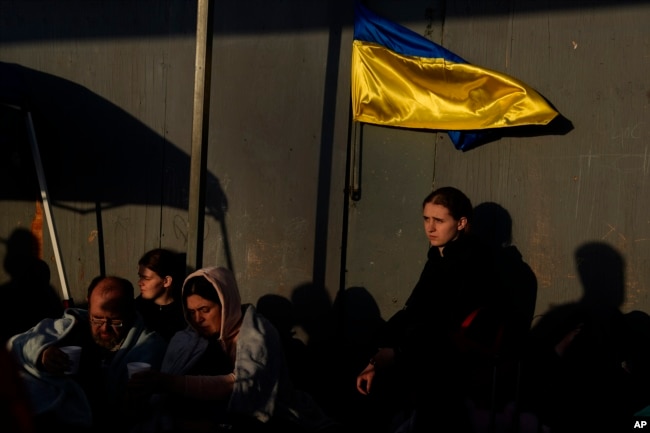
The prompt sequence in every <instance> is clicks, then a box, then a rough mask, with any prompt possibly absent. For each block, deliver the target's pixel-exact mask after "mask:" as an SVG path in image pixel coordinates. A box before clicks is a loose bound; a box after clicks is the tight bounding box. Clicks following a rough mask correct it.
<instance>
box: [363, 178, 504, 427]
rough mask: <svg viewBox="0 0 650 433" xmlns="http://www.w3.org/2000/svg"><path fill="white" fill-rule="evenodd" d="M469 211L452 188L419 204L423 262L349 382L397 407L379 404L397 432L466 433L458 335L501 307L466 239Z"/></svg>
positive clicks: (489, 272)
mask: <svg viewBox="0 0 650 433" xmlns="http://www.w3.org/2000/svg"><path fill="white" fill-rule="evenodd" d="M472 210H473V207H472V204H471V202H470V200H469V198H467V196H466V195H465V194H464V193H463V192H461V191H460V190H458V189H456V188H453V187H443V188H439V189H437V190H435V191H433V192H431V193H430V194H429V195H427V196H426V197H425V199H424V201H423V203H422V216H423V222H424V232H425V234H426V236H427V238H428V240H429V249H428V252H427V258H428V260H427V262H426V264H425V266H424V269H423V270H422V273H421V275H420V278H419V280H418V282H417V284H416V285H415V288H414V289H413V291H412V292H411V294H410V296H409V298H408V299H407V301H406V303H405V305H404V307H403V309H402V310H400V311H398V312H397V313H395V314H394V315H393V316H392V317H391V318H390V319H389V320H388V321H387V322H386V326H385V328H384V329H383V331H382V332H381V333H380V335H379V338H378V341H377V348H378V349H377V351H376V353H375V354H374V355H373V356H372V357H371V358H370V361H369V363H368V365H366V367H365V368H364V369H363V370H362V371H361V373H360V374H359V375H358V376H357V380H356V382H357V390H358V391H359V392H360V393H361V394H363V395H369V394H370V395H371V396H374V397H375V398H378V399H379V400H378V402H380V403H379V404H385V406H382V407H383V408H393V407H396V408H400V407H399V406H396V405H394V404H390V403H381V402H382V401H383V397H382V396H385V397H387V398H389V399H393V400H394V402H395V403H396V404H397V405H401V409H402V410H404V411H405V414H406V415H405V416H406V417H407V418H408V419H409V421H407V422H406V423H405V424H404V425H402V427H401V429H402V430H400V431H409V432H420V431H433V430H435V426H440V425H447V426H455V430H454V431H458V432H464V431H470V427H471V425H470V424H471V422H470V420H469V414H468V412H467V410H466V400H467V396H468V393H469V390H468V388H467V385H468V384H467V383H466V378H467V377H468V373H469V372H468V371H467V362H466V360H467V357H468V356H467V354H466V349H468V348H467V347H466V345H464V344H462V340H459V338H458V335H459V333H460V330H461V329H462V327H463V323H464V322H466V319H468V317H471V314H472V313H473V312H475V311H480V310H481V309H483V308H487V307H489V306H491V305H498V304H499V303H500V302H501V300H500V297H501V295H500V294H499V291H498V284H497V277H496V274H495V271H494V266H493V264H492V258H491V255H490V253H489V250H488V249H487V247H486V246H485V245H483V244H482V243H481V241H480V240H479V239H478V238H477V237H474V236H472V235H471V234H470V233H469V227H470V223H471V217H472ZM477 338H478V337H477ZM479 341H480V340H479ZM386 377H388V378H392V380H393V382H390V383H392V384H394V385H396V386H397V387H398V388H397V390H398V391H397V395H395V394H394V393H395V390H394V389H393V390H392V391H387V390H386V389H385V388H384V384H386V383H387V382H386V381H385V378H386ZM376 394H379V396H377V395H376ZM382 413H386V412H382ZM424 413H426V416H422V414H424ZM445 420H446V421H445ZM382 425H386V423H383V424H382ZM388 431H392V429H388Z"/></svg>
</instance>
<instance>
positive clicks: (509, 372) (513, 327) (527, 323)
mask: <svg viewBox="0 0 650 433" xmlns="http://www.w3.org/2000/svg"><path fill="white" fill-rule="evenodd" d="M470 230H471V232H472V233H474V234H475V235H477V236H478V237H480V238H481V239H483V241H484V242H485V243H486V244H487V245H488V247H489V248H490V251H491V254H492V257H493V259H494V263H495V265H496V272H497V275H498V277H499V284H500V286H501V287H500V288H499V289H500V292H501V294H502V296H503V299H502V302H501V303H500V307H499V308H500V309H499V311H498V312H497V314H498V316H499V321H500V323H501V324H502V330H503V331H502V333H501V337H500V341H499V347H498V349H497V350H498V352H497V356H496V357H495V359H494V364H492V365H490V366H489V368H490V370H491V371H485V373H486V374H484V376H478V378H482V377H485V378H490V377H491V379H490V380H488V381H485V380H484V381H480V380H478V379H477V380H475V381H474V383H475V386H476V388H475V390H474V394H473V395H472V398H473V401H474V403H475V404H476V405H477V408H478V409H479V410H480V409H481V408H483V409H485V408H487V407H493V408H503V407H505V405H506V404H508V403H509V402H513V401H516V399H517V393H518V383H519V365H520V364H519V362H520V359H521V353H522V351H523V347H524V344H525V341H526V337H527V336H528V332H529V331H530V327H531V325H532V321H533V316H534V314H535V305H536V302H537V277H536V275H535V273H534V272H533V270H532V268H531V267H530V266H529V265H528V263H526V262H525V261H524V259H523V256H522V254H521V252H520V251H519V249H518V248H517V247H516V246H515V245H513V244H512V217H511V216H510V213H509V212H508V211H507V210H506V209H505V208H504V207H503V206H501V205H500V204H498V203H495V202H483V203H480V204H479V205H477V206H476V207H475V208H474V214H473V218H472V222H471V225H470ZM483 406H486V407H483Z"/></svg>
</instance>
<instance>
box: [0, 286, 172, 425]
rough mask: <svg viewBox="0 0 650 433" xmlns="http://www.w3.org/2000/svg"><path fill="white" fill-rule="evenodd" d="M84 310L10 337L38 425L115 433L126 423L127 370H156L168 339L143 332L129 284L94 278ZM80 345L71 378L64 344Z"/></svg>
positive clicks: (68, 312)
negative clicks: (132, 365) (130, 366)
mask: <svg viewBox="0 0 650 433" xmlns="http://www.w3.org/2000/svg"><path fill="white" fill-rule="evenodd" d="M87 301H88V309H81V308H68V309H66V310H65V312H64V314H63V317H61V318H59V319H54V320H53V319H44V320H42V321H41V322H39V323H38V324H37V325H36V326H34V327H33V328H32V329H30V330H28V331H26V332H24V333H21V334H18V335H15V336H13V337H12V338H10V339H9V342H8V348H9V349H10V350H11V352H12V353H13V354H14V355H15V357H16V359H17V360H18V362H19V364H20V365H22V367H23V377H24V378H25V383H26V384H27V387H28V390H29V394H30V397H31V402H32V407H33V410H34V414H35V415H36V421H37V426H39V425H40V426H43V427H44V428H46V429H47V430H48V431H49V430H51V429H52V427H53V426H56V425H61V424H63V425H65V426H66V427H71V428H72V429H68V431H73V432H77V431H93V432H95V431H114V430H115V429H116V428H119V427H120V426H123V425H124V424H120V423H123V422H124V415H125V414H126V411H127V410H128V408H126V407H125V405H124V397H125V390H126V383H127V380H128V375H127V368H126V365H127V363H129V362H133V361H143V362H148V363H149V364H151V365H152V367H153V368H156V369H157V368H159V366H160V363H161V361H162V357H163V355H164V353H165V349H166V344H167V343H166V341H165V340H164V339H163V338H162V337H161V336H160V335H158V334H157V333H155V332H152V331H149V330H147V329H146V327H145V325H144V322H143V320H142V317H141V316H140V315H139V313H137V312H136V308H135V302H134V288H133V285H132V284H131V282H129V281H128V280H126V279H124V278H121V277H115V276H109V277H104V276H100V277H96V278H95V279H94V280H93V281H92V282H91V284H90V286H89V287H88V298H87ZM72 345H74V346H81V348H82V352H81V358H80V363H79V368H78V370H77V373H76V374H66V370H67V369H68V368H69V367H70V362H71V361H70V358H69V357H68V355H66V354H65V353H64V352H63V351H62V350H60V348H61V347H64V346H72Z"/></svg>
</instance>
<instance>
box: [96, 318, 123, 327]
mask: <svg viewBox="0 0 650 433" xmlns="http://www.w3.org/2000/svg"><path fill="white" fill-rule="evenodd" d="M90 323H92V324H93V326H96V327H98V328H101V327H102V326H104V325H108V326H112V327H113V328H121V327H122V326H124V323H123V322H122V321H121V320H113V319H97V318H95V317H91V318H90Z"/></svg>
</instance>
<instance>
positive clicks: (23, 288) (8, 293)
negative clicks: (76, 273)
mask: <svg viewBox="0 0 650 433" xmlns="http://www.w3.org/2000/svg"><path fill="white" fill-rule="evenodd" d="M3 242H5V243H6V251H7V252H6V255H5V258H4V262H3V265H4V269H5V271H6V272H7V274H9V276H10V280H9V281H7V282H5V283H3V284H2V285H0V296H1V297H2V300H3V305H4V306H5V309H4V312H3V313H2V314H0V333H1V335H0V341H2V342H3V343H4V342H6V341H7V339H8V338H9V337H11V336H13V335H16V334H18V333H20V332H24V331H26V330H28V329H29V328H31V327H32V326H34V325H35V324H36V323H38V322H39V321H40V320H42V319H44V318H46V317H49V318H53V319H54V318H58V317H60V316H61V315H62V314H63V301H62V300H61V298H60V296H59V294H58V293H57V291H56V289H55V288H54V287H53V286H52V285H50V276H51V273H50V268H49V266H48V264H47V263H46V262H45V261H43V260H42V259H40V258H39V257H38V255H39V247H38V242H37V239H36V238H35V236H34V235H33V234H32V233H31V232H30V231H29V230H26V229H16V230H14V231H13V232H12V233H11V236H9V238H8V239H6V240H3ZM13 311H18V312H17V313H13Z"/></svg>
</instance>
